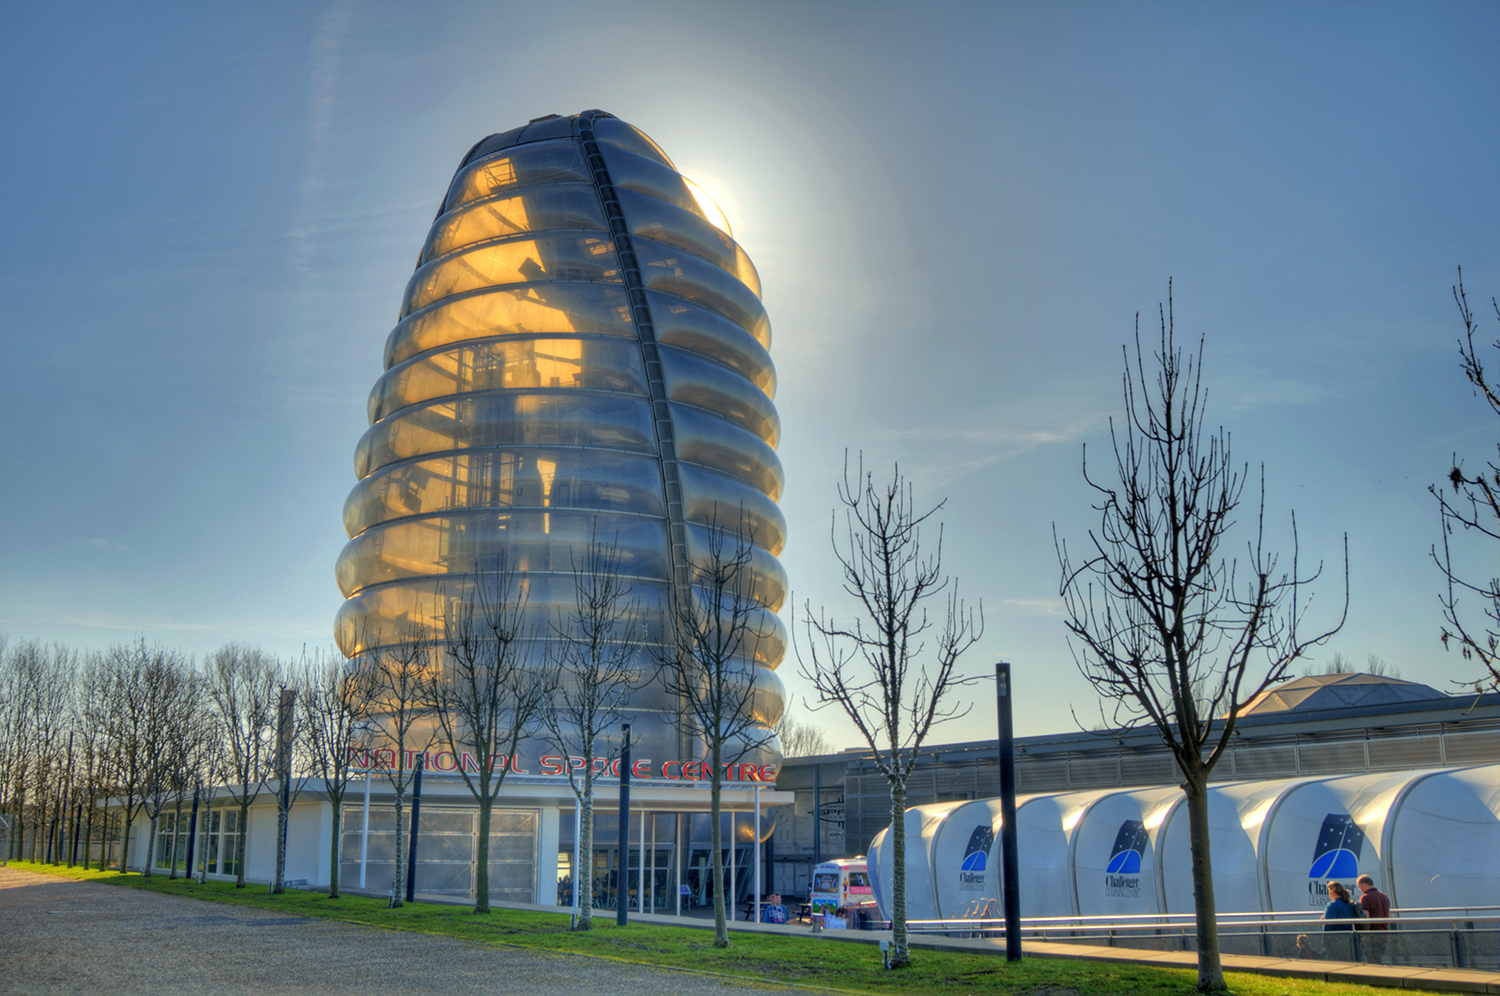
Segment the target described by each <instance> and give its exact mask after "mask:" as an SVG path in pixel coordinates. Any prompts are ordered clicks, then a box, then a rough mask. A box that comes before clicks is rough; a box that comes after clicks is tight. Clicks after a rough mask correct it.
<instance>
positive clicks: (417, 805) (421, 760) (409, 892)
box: [396, 750, 427, 903]
mask: <svg viewBox="0 0 1500 996" xmlns="http://www.w3.org/2000/svg"><path fill="white" fill-rule="evenodd" d="M426 761H427V752H426V751H425V750H424V751H423V752H422V753H420V754H418V755H417V773H416V777H415V778H413V779H412V786H411V843H410V844H408V845H407V849H406V901H407V902H409V903H410V902H413V901H415V899H416V895H417V827H418V825H419V824H418V823H417V819H418V817H420V816H421V815H422V769H423V768H424V767H426V766H427V765H426ZM396 860H397V861H399V860H401V855H399V854H398V855H396Z"/></svg>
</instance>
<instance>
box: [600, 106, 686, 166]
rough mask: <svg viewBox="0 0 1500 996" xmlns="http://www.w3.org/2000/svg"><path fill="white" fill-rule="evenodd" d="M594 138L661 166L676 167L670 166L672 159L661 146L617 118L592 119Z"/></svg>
mask: <svg viewBox="0 0 1500 996" xmlns="http://www.w3.org/2000/svg"><path fill="white" fill-rule="evenodd" d="M594 138H596V139H598V140H599V141H600V142H606V143H608V144H610V145H613V146H617V147H619V148H621V149H625V150H626V151H628V152H634V153H635V154H636V155H638V156H645V157H646V158H647V159H655V160H656V161H657V162H659V163H661V164H662V165H663V166H668V167H671V168H672V169H674V170H675V169H676V168H677V167H675V166H672V160H671V159H668V158H667V154H666V153H665V152H663V151H662V150H661V146H659V145H657V144H656V143H655V142H653V141H651V139H649V138H647V137H646V133H645V132H643V131H641V130H640V129H638V128H633V127H631V126H630V125H628V124H626V123H625V122H623V121H621V120H620V119H619V118H596V119H594Z"/></svg>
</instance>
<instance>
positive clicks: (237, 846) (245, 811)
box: [234, 799, 250, 889]
mask: <svg viewBox="0 0 1500 996" xmlns="http://www.w3.org/2000/svg"><path fill="white" fill-rule="evenodd" d="M239 831H240V832H239V836H237V837H236V838H235V839H234V887H235V888H236V889H243V888H244V887H245V841H246V840H247V839H249V837H250V801H249V800H248V799H246V800H244V801H243V802H241V803H240V825H239Z"/></svg>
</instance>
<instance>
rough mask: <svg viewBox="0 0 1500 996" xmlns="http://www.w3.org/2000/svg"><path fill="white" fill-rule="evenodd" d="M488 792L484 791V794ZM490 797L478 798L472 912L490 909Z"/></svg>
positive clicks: (491, 804) (491, 803)
mask: <svg viewBox="0 0 1500 996" xmlns="http://www.w3.org/2000/svg"><path fill="white" fill-rule="evenodd" d="M488 794H489V793H488V792H486V793H485V795H488ZM493 805H494V802H493V801H492V800H490V799H480V800H479V840H478V841H477V842H476V843H477V845H478V848H479V853H478V854H475V855H474V912H475V913H488V912H489V911H490V808H491V807H492V806H493Z"/></svg>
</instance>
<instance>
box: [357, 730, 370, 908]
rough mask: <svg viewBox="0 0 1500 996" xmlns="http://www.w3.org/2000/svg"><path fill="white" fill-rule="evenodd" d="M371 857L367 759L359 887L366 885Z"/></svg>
mask: <svg viewBox="0 0 1500 996" xmlns="http://www.w3.org/2000/svg"><path fill="white" fill-rule="evenodd" d="M369 857H370V762H369V760H368V759H367V760H366V761H365V824H364V827H363V829H361V830H360V832H359V887H360V889H361V890H363V889H364V887H365V865H366V864H367V863H368V858H369Z"/></svg>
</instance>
